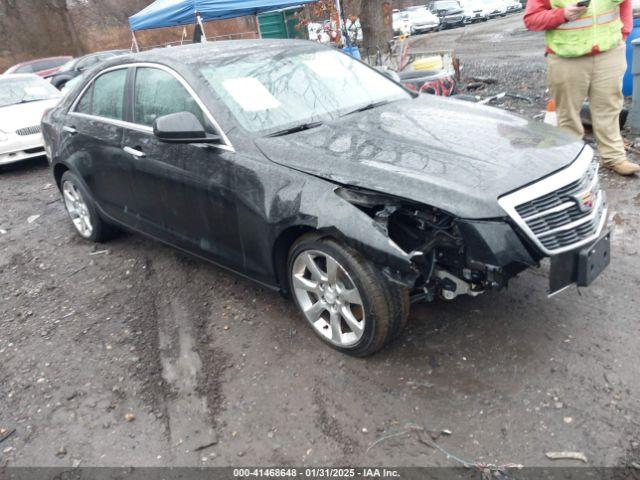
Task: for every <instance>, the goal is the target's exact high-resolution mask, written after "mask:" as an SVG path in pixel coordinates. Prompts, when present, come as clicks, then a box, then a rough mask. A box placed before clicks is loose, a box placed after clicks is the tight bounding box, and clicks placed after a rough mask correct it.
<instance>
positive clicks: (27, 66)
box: [4, 56, 73, 77]
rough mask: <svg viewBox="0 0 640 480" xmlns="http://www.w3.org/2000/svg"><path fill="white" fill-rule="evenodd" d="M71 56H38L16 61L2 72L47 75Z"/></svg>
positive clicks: (55, 70) (57, 68)
mask: <svg viewBox="0 0 640 480" xmlns="http://www.w3.org/2000/svg"><path fill="white" fill-rule="evenodd" d="M72 58H73V57H69V56H62V57H48V58H39V59H37V60H29V61H28V62H22V63H18V64H17V65H14V66H13V67H9V69H8V70H7V71H6V72H4V73H35V74H36V75H38V76H40V77H48V76H50V75H53V74H54V73H56V72H57V71H58V70H59V69H60V67H61V66H62V65H64V64H65V63H67V62H68V61H69V60H71V59H72Z"/></svg>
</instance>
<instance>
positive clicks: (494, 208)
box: [256, 95, 584, 219]
mask: <svg viewBox="0 0 640 480" xmlns="http://www.w3.org/2000/svg"><path fill="white" fill-rule="evenodd" d="M256 144H257V146H258V148H259V149H260V150H261V151H262V152H263V153H264V154H265V155H266V156H267V157H268V158H269V159H270V160H271V161H273V162H275V163H278V164H281V165H285V166H287V167H291V168H294V169H297V170H300V171H303V172H306V173H309V174H312V175H315V176H318V177H322V178H325V179H327V180H331V181H334V182H336V183H340V184H346V185H351V186H356V187H360V188H366V189H370V190H375V191H378V192H385V193H388V194H392V195H395V196H398V197H403V198H406V199H409V200H413V201H416V202H420V203H424V204H428V205H431V206H433V207H437V208H440V209H443V210H445V211H448V212H449V213H451V214H454V215H456V216H459V217H463V218H476V219H478V218H497V217H502V216H505V212H504V211H503V210H502V208H501V207H500V206H499V205H498V202H497V200H498V197H500V196H502V195H504V194H506V193H508V192H511V191H514V190H516V189H519V188H521V187H524V186H525V185H528V184H530V183H532V182H535V181H536V180H538V179H541V178H542V177H545V176H547V175H549V174H551V173H553V172H555V171H557V170H559V169H562V168H564V167H566V166H568V165H569V164H571V163H572V162H573V161H574V160H575V158H576V157H577V156H578V154H579V153H580V152H581V151H582V149H583V148H584V143H583V142H582V141H578V140H576V139H575V138H574V137H571V136H569V135H568V134H565V133H563V132H562V131H561V130H559V129H557V128H553V127H549V126H547V125H545V124H542V123H539V122H533V121H528V120H526V119H523V118H521V117H518V116H516V115H512V114H509V113H507V112H504V111H502V110H498V109H495V108H491V107H485V106H482V105H477V104H472V103H468V102H463V101H460V100H453V99H447V98H442V97H436V96H431V95H423V96H420V97H418V98H417V99H414V100H406V101H401V102H395V103H392V104H389V105H387V106H384V107H379V108H376V109H373V110H369V111H366V112H362V113H360V114H353V115H350V116H346V117H343V118H342V119H340V120H338V121H334V122H330V123H325V124H324V125H322V126H321V127H317V128H314V129H311V130H306V131H303V132H299V133H294V134H290V135H287V136H283V137H275V138H260V139H257V140H256Z"/></svg>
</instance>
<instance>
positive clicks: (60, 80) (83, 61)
mask: <svg viewBox="0 0 640 480" xmlns="http://www.w3.org/2000/svg"><path fill="white" fill-rule="evenodd" d="M128 53H130V52H129V50H107V51H104V52H97V53H91V54H89V55H84V56H82V57H78V58H73V59H71V60H69V61H68V62H67V63H65V64H64V65H62V67H60V70H58V71H57V72H56V73H54V74H53V75H50V76H48V77H47V79H48V80H49V81H50V82H51V85H53V86H54V87H56V88H57V89H58V90H62V89H63V88H64V86H65V85H66V84H67V82H68V81H70V80H71V79H73V78H76V77H78V76H80V75H81V74H82V73H83V72H86V71H87V70H89V69H91V68H93V67H95V66H97V65H99V64H100V63H101V62H104V61H105V60H109V59H110V58H113V57H117V56H118V55H126V54H128Z"/></svg>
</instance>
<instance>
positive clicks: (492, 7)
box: [483, 0, 507, 18]
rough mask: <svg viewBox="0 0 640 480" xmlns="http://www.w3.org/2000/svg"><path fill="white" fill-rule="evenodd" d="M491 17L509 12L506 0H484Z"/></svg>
mask: <svg viewBox="0 0 640 480" xmlns="http://www.w3.org/2000/svg"><path fill="white" fill-rule="evenodd" d="M483 2H484V4H485V6H486V8H487V10H488V12H489V17H490V18H495V17H498V16H502V17H504V16H505V15H506V14H507V5H506V3H505V2H504V0H483Z"/></svg>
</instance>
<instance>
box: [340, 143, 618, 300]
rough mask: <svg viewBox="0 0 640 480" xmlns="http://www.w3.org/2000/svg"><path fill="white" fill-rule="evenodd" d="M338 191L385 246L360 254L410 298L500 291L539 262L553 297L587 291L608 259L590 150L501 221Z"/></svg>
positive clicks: (512, 204)
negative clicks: (545, 264)
mask: <svg viewBox="0 0 640 480" xmlns="http://www.w3.org/2000/svg"><path fill="white" fill-rule="evenodd" d="M336 193H337V194H338V196H340V197H342V199H343V200H346V201H347V202H348V203H350V204H351V205H352V206H355V207H357V208H358V209H359V210H361V211H362V212H363V213H365V214H367V215H368V216H369V217H370V218H371V219H373V222H374V226H375V227H376V229H377V233H378V235H380V234H381V235H382V237H383V238H386V239H387V242H388V244H389V245H387V246H386V247H387V248H385V249H377V248H370V247H371V243H370V242H368V241H365V242H362V244H361V245H358V248H361V249H362V250H365V251H368V253H369V256H370V257H371V258H372V260H373V261H374V262H376V263H377V264H378V265H379V266H380V268H381V270H382V271H383V272H384V274H385V275H386V276H387V278H388V279H389V280H391V281H393V282H396V283H399V284H402V285H404V286H406V287H408V288H410V289H412V291H413V292H414V299H426V300H431V299H433V298H435V296H440V297H441V298H444V299H447V300H451V299H453V298H456V297H457V296H458V295H463V294H466V295H478V294H480V293H482V292H484V291H487V290H489V289H502V288H505V287H507V286H508V283H509V280H510V279H511V278H513V277H515V276H516V275H518V274H519V273H521V272H522V271H524V270H526V269H528V268H532V267H538V266H540V262H541V260H542V259H543V258H550V259H551V272H550V278H549V281H550V283H549V294H550V295H553V294H555V293H558V292H559V291H561V290H563V289H565V288H566V287H568V286H570V285H574V284H577V285H578V286H588V285H590V284H591V283H592V282H593V281H594V280H595V278H596V277H597V276H598V275H599V274H600V273H601V272H602V271H603V270H604V269H605V268H606V267H607V266H608V264H609V261H610V234H609V233H608V232H607V231H606V228H605V226H606V217H607V203H606V195H605V193H604V191H602V189H601V188H600V185H599V180H598V164H597V161H596V160H595V159H594V158H593V151H592V150H591V149H589V148H588V147H586V148H585V149H584V150H583V151H582V152H581V154H580V155H579V156H578V158H577V159H576V161H575V162H574V163H573V164H571V165H570V166H569V167H567V168H565V169H563V170H561V171H559V172H556V173H555V174H552V175H550V176H548V177H545V178H544V179H542V180H540V181H539V182H536V183H534V184H531V185H529V186H527V187H525V188H523V189H520V190H517V191H516V192H513V193H510V194H507V195H505V196H503V197H502V198H500V199H499V203H500V205H501V206H502V207H503V209H504V211H505V213H506V214H507V215H508V216H505V217H504V218H498V219H492V220H470V219H461V218H455V217H453V216H451V215H449V214H448V213H446V212H443V211H442V210H439V209H437V208H432V207H428V206H424V205H418V204H415V203H412V202H410V201H407V200H402V199H398V198H394V197H391V196H388V195H383V194H378V193H374V192H368V191H362V190H354V189H349V188H339V189H338V190H337V191H336ZM603 232H604V233H603ZM385 251H386V254H385V253H382V252H385Z"/></svg>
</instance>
